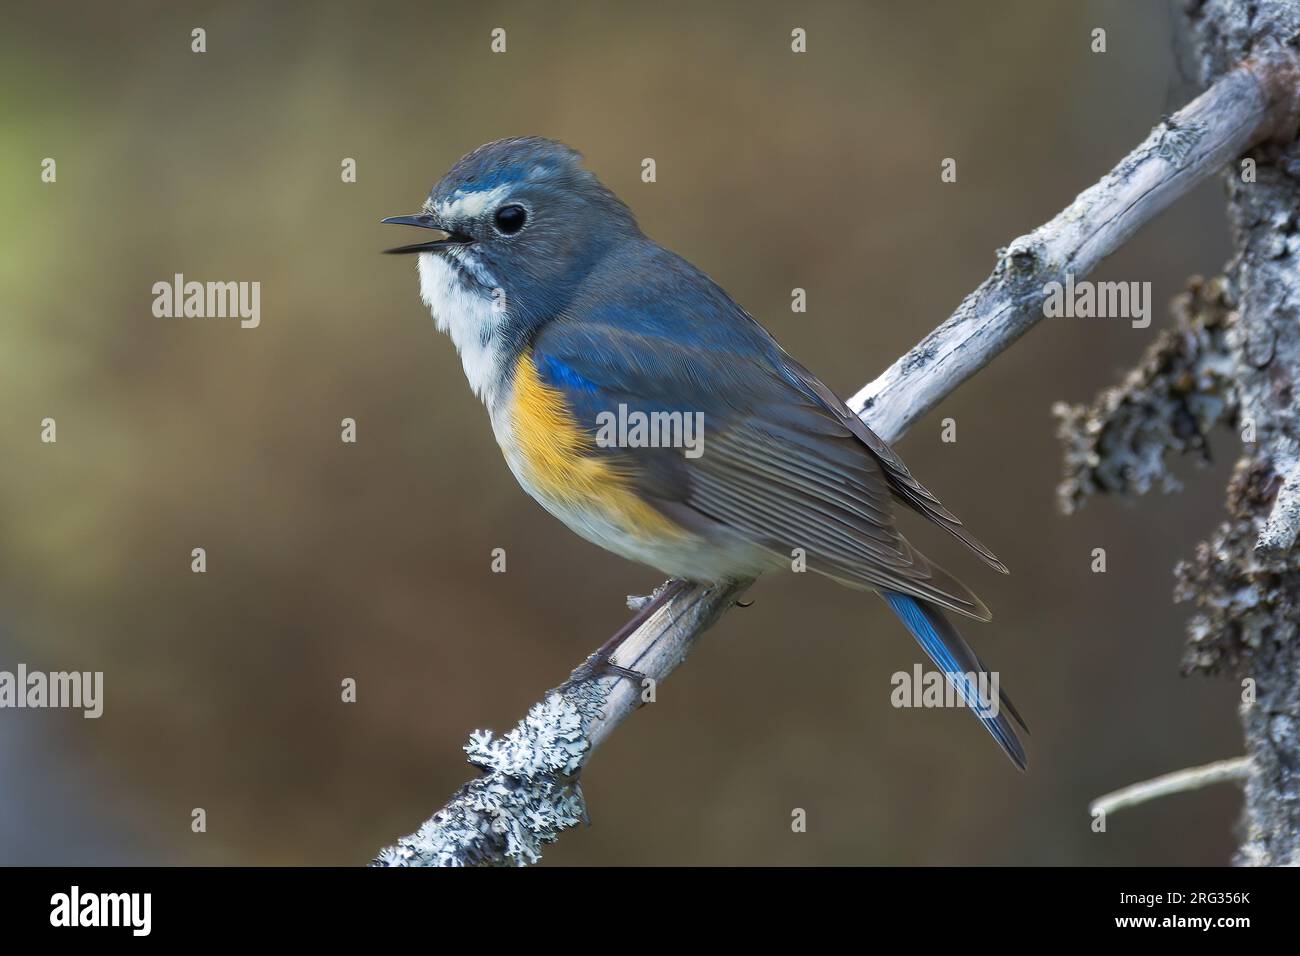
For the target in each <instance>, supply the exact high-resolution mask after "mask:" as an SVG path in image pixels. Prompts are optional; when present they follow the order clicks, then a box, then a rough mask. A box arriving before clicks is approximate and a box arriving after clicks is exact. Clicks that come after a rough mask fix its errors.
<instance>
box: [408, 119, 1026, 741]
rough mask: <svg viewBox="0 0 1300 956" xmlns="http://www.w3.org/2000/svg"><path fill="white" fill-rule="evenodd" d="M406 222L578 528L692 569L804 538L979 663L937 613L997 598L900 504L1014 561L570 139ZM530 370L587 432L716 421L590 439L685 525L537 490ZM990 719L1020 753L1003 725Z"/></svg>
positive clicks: (635, 553) (497, 418)
mask: <svg viewBox="0 0 1300 956" xmlns="http://www.w3.org/2000/svg"><path fill="white" fill-rule="evenodd" d="M394 221H397V222H402V223H406V224H410V225H420V226H425V227H429V228H437V229H441V230H443V231H445V232H447V233H448V237H447V238H446V239H443V240H435V241H434V242H430V243H420V244H416V245H415V246H408V247H403V248H402V249H401V250H397V251H402V252H418V253H420V255H419V260H418V261H419V271H420V278H421V290H422V294H423V295H424V298H425V300H426V302H427V303H428V304H429V305H430V308H431V309H432V311H433V313H434V316H435V318H436V319H437V321H438V324H439V327H440V328H443V329H445V330H446V331H448V332H449V333H450V334H451V336H452V338H453V341H455V343H456V346H457V348H458V350H459V351H460V353H461V356H462V360H463V362H464V364H465V369H466V374H467V376H468V377H469V380H470V383H471V385H472V386H473V387H474V389H475V391H476V392H478V393H479V394H480V395H482V396H483V398H484V401H485V403H486V404H487V406H488V409H489V412H490V414H491V417H492V421H493V427H494V430H495V431H496V434H497V438H498V441H499V442H500V443H501V446H502V449H503V451H504V452H505V454H506V458H507V461H508V462H509V463H510V465H511V468H512V469H513V470H514V471H515V474H516V475H517V476H518V477H519V480H520V482H521V484H523V485H524V487H525V488H526V489H527V490H528V491H529V492H530V494H533V496H534V497H536V498H537V499H538V500H539V501H541V502H542V504H543V505H544V506H546V507H547V508H548V510H550V511H552V513H554V514H556V515H557V516H558V517H560V518H561V519H562V520H564V521H565V522H566V523H568V524H569V525H570V527H572V528H573V529H574V530H575V531H577V532H578V533H579V534H582V535H584V536H585V537H588V538H589V539H591V540H593V541H595V542H597V543H599V544H601V545H603V546H604V547H607V548H609V549H610V550H613V551H615V552H616V553H619V554H623V555H625V556H628V557H632V558H635V559H637V560H642V561H645V562H646V563H650V564H653V565H654V566H655V567H657V568H658V569H659V570H661V571H664V572H665V573H668V574H670V575H673V576H678V577H688V578H692V579H697V580H700V579H703V580H717V579H720V578H741V577H746V576H749V575H752V574H755V573H759V572H760V571H763V570H766V569H769V568H776V567H779V566H781V565H787V564H788V563H789V562H790V558H791V552H792V550H794V549H801V550H802V551H803V552H804V553H805V555H806V560H807V567H808V569H809V570H813V571H816V572H819V573H821V574H824V575H827V576H829V577H831V578H833V579H835V580H837V581H840V582H841V583H844V584H846V585H849V586H852V587H860V588H870V589H874V590H877V591H879V592H881V593H882V594H884V595H885V596H886V598H887V600H888V602H889V604H890V606H891V607H892V608H893V609H894V610H895V611H896V612H897V613H898V614H899V616H900V618H902V620H903V621H904V623H905V624H907V626H908V628H909V630H911V631H912V632H913V634H914V635H915V636H916V637H917V639H918V641H920V643H921V645H922V647H923V648H925V650H926V652H927V654H929V655H930V656H931V658H932V659H933V660H935V661H936V663H938V664H939V665H940V667H942V668H945V669H947V668H949V667H951V666H956V665H960V666H972V667H974V666H979V667H982V665H980V664H979V663H978V658H976V657H975V655H974V652H973V651H971V650H970V648H969V647H968V646H967V645H966V644H965V642H964V640H963V639H962V638H961V636H960V635H959V634H957V632H956V631H955V630H954V629H953V628H952V627H951V625H950V624H947V622H946V621H944V620H943V618H942V615H941V614H939V611H938V608H940V607H942V608H947V609H949V610H952V611H955V612H957V613H960V614H963V615H966V616H969V617H973V618H977V619H981V620H987V619H988V618H989V617H990V615H989V612H988V609H987V608H986V607H985V606H984V604H983V602H981V601H980V600H979V598H978V597H976V596H975V595H974V593H973V592H971V591H970V590H969V589H968V588H966V587H965V586H964V585H962V584H961V583H960V582H959V581H957V580H956V579H954V578H952V577H951V576H950V575H948V574H947V573H945V572H944V571H942V570H941V569H939V568H938V567H936V566H935V565H933V564H932V563H931V562H930V561H928V560H927V559H926V558H925V557H924V556H923V555H921V554H920V553H919V552H917V551H916V550H915V549H914V548H912V547H911V545H910V544H909V543H908V542H907V541H906V539H905V538H903V536H902V535H901V534H900V533H899V532H898V530H897V529H896V528H895V526H894V522H893V517H892V510H891V509H892V503H893V502H902V503H903V504H904V505H906V506H907V507H908V508H910V509H911V510H913V511H916V512H918V513H919V514H921V515H923V516H924V517H926V518H927V519H929V520H931V521H933V522H934V523H936V524H938V525H939V526H940V527H943V528H944V529H945V530H947V531H948V532H949V533H951V534H953V535H954V536H955V537H957V538H959V539H960V540H961V541H963V542H964V543H965V544H966V545H967V546H969V547H970V548H971V549H972V550H973V551H974V552H975V553H976V554H978V555H979V556H980V558H981V559H983V560H984V561H985V562H986V563H988V564H989V565H991V566H992V567H994V568H997V569H998V570H1000V571H1005V570H1006V569H1005V567H1004V566H1003V565H1002V564H1001V562H999V561H998V560H997V558H996V557H994V556H993V554H992V553H991V552H990V551H989V550H988V549H987V548H985V547H984V546H983V545H981V544H980V543H979V542H978V541H976V540H975V539H974V538H973V537H972V536H971V535H970V534H969V532H967V531H966V529H965V528H964V527H963V526H962V524H961V522H960V521H958V520H957V518H956V517H955V516H954V515H952V514H951V513H950V512H948V511H947V510H946V509H944V507H943V506H942V505H941V504H940V503H939V501H938V499H937V498H936V497H935V496H934V495H932V494H931V493H930V492H929V491H927V490H926V489H925V488H924V487H922V486H921V485H920V484H919V483H918V482H917V481H916V480H915V478H913V477H912V475H911V474H910V473H909V472H908V470H907V468H906V466H905V465H904V464H903V462H902V461H901V459H899V458H898V456H897V455H896V454H894V452H893V451H892V450H891V449H890V448H889V447H888V446H887V445H886V444H885V443H884V442H883V441H881V440H880V439H879V438H878V437H877V436H876V435H875V434H874V433H873V432H872V431H871V430H870V429H869V428H868V427H867V426H866V425H865V424H864V423H863V422H861V421H860V420H859V419H858V418H857V417H856V416H855V415H854V414H853V413H852V412H851V411H850V410H849V409H848V408H847V407H846V406H845V404H844V403H843V402H842V401H841V400H840V399H839V398H838V397H837V396H836V395H835V394H834V393H833V392H832V391H831V390H830V389H828V388H827V387H826V386H825V385H824V384H823V383H821V382H820V381H819V380H818V379H817V378H816V377H815V376H814V375H812V373H811V372H809V371H808V370H807V369H806V368H804V367H803V366H802V365H800V364H799V363H798V362H796V361H795V360H794V359H793V358H791V357H790V356H789V355H788V354H786V352H785V351H784V350H783V349H782V348H781V347H780V345H778V344H777V342H776V341H775V340H774V339H773V338H772V337H771V335H769V334H768V333H767V331H766V330H765V329H763V328H762V326H760V325H759V324H758V323H757V322H756V321H754V319H753V318H752V317H750V316H749V314H748V313H746V312H745V311H744V310H743V309H742V308H741V307H740V306H739V305H737V304H736V303H735V302H734V301H733V300H732V299H731V297H730V296H729V295H728V294H727V293H726V292H725V291H724V290H723V289H722V288H721V287H720V286H719V285H717V284H716V283H715V282H713V281H712V280H711V279H709V278H708V277H707V276H706V275H704V274H703V273H702V272H700V271H699V270H698V269H696V268H695V267H694V266H692V265H691V264H690V263H689V262H687V261H686V260H684V259H682V258H681V257H680V256H677V255H675V254H674V253H672V252H669V251H668V250H666V249H664V248H663V247H661V246H659V245H658V244H657V243H655V242H653V241H652V240H650V239H648V238H647V237H646V236H645V235H644V234H642V232H641V230H640V229H639V228H638V226H637V224H636V220H635V218H634V217H633V215H632V213H631V212H630V210H629V209H628V208H627V207H626V206H625V205H624V204H623V203H622V202H621V201H620V200H619V199H618V198H617V197H616V196H615V195H614V194H613V193H612V192H610V191H609V190H608V189H606V188H605V187H604V186H603V185H602V184H601V183H600V182H599V180H597V179H596V177H595V176H594V175H593V174H592V173H590V172H589V171H587V170H585V169H583V168H582V165H581V162H580V157H579V156H578V154H577V153H575V152H573V151H572V150H570V149H568V148H567V147H565V146H562V145H561V144H558V143H554V142H551V141H549V140H543V139H537V138H522V139H512V140H502V141H500V142H496V143H490V144H488V145H487V146H484V147H481V148H480V149H478V150H475V151H474V152H473V153H471V154H469V155H468V156H466V157H465V158H464V159H462V160H461V161H460V162H458V163H457V164H456V165H455V166H454V167H453V168H452V169H451V171H450V172H448V173H447V175H446V176H444V177H443V179H442V180H441V181H440V182H439V183H438V184H437V185H436V186H435V187H434V189H433V191H432V192H431V193H430V196H429V199H428V201H427V202H426V203H425V206H424V212H423V213H422V214H421V215H419V216H414V217H401V218H399V219H397V220H394ZM524 363H526V364H527V365H528V375H527V377H526V378H527V381H529V382H531V381H533V380H534V378H535V379H536V380H537V381H539V382H541V383H542V384H543V385H544V386H545V388H546V389H548V390H549V391H548V394H553V395H558V396H559V397H560V400H561V401H562V404H563V407H564V409H565V411H566V414H568V415H571V417H572V421H573V422H574V423H575V425H576V427H577V428H579V429H581V430H582V431H583V432H584V433H585V434H586V435H588V436H594V435H596V434H597V431H598V426H599V422H600V420H601V416H602V415H608V414H609V413H611V412H612V411H613V410H615V409H619V408H621V409H624V410H626V411H627V412H638V413H639V412H644V413H647V414H649V413H653V412H677V413H681V414H695V413H701V414H702V416H703V418H702V420H703V423H704V443H703V453H702V454H700V455H699V456H698V457H692V456H689V455H686V454H683V450H682V449H681V448H665V447H627V446H625V445H622V446H618V447H604V446H601V445H599V444H598V443H596V442H594V441H593V442H589V443H584V446H583V447H582V449H581V452H580V453H581V454H582V455H585V456H589V457H591V458H592V459H599V461H600V463H601V465H602V466H605V465H607V466H608V468H607V469H606V470H607V471H608V472H609V473H611V474H616V475H618V476H619V480H620V482H625V483H627V485H628V486H629V487H630V488H631V489H632V491H633V493H634V494H635V496H636V498H637V499H638V500H639V501H640V502H642V503H644V504H645V505H648V506H649V508H651V509H653V510H654V512H655V513H657V514H659V515H661V516H663V518H665V519H667V522H666V523H667V524H671V526H672V527H673V528H676V529H684V532H683V533H681V534H678V533H676V532H674V533H672V534H664V535H661V536H659V537H658V538H656V539H654V540H648V539H646V540H638V537H639V536H640V537H641V538H645V535H646V532H644V524H645V523H644V522H640V523H639V524H637V525H636V526H635V527H633V525H631V524H622V525H621V524H620V523H619V519H618V518H617V516H613V517H611V515H610V514H607V513H605V511H603V510H602V508H603V506H601V505H600V504H599V503H598V502H595V501H594V500H593V501H591V502H583V501H575V500H573V495H570V494H567V493H558V492H556V491H554V490H550V491H548V490H547V489H546V488H542V487H540V483H539V481H538V480H536V478H535V476H534V475H533V474H532V470H531V469H530V466H529V462H528V460H527V459H528V455H529V454H534V455H535V451H530V450H529V449H530V448H534V447H535V443H536V440H537V439H536V437H535V436H527V438H528V440H527V441H525V440H523V439H521V436H520V435H519V427H520V426H519V421H518V415H517V414H515V413H514V412H512V409H513V408H516V406H517V403H518V401H519V396H518V394H517V393H518V391H519V386H518V385H517V383H518V382H519V381H520V368H521V365H522V364H524ZM909 602H910V603H909ZM1007 705H1008V710H1010V711H1011V713H1012V714H1013V715H1014V714H1015V712H1014V709H1013V708H1010V706H1009V701H1008V702H1007ZM1016 716H1017V718H1018V715H1016ZM982 719H984V722H985V725H986V726H987V727H988V728H989V729H990V732H991V733H993V735H994V737H995V738H997V739H998V741H999V743H1000V744H1001V745H1002V746H1003V748H1004V749H1005V750H1006V751H1007V753H1008V755H1010V756H1011V758H1012V759H1013V761H1015V762H1016V763H1017V765H1018V766H1022V767H1023V765H1024V753H1023V749H1021V748H1020V745H1019V741H1018V740H1016V738H1015V733H1014V730H1012V729H1011V728H1010V725H1009V724H1008V723H1006V718H1005V717H1001V718H1000V719H999V718H997V717H996V716H995V717H993V718H982Z"/></svg>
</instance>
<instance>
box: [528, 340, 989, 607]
mask: <svg viewBox="0 0 1300 956" xmlns="http://www.w3.org/2000/svg"><path fill="white" fill-rule="evenodd" d="M761 347H762V343H761V342H760V343H758V344H757V345H753V344H751V343H747V342H745V341H741V342H740V343H737V344H732V343H728V342H713V343H708V344H707V345H706V346H705V347H701V345H700V343H698V342H689V341H688V342H682V341H679V340H678V339H677V338H669V337H667V336H661V335H653V334H647V333H646V332H645V331H643V330H642V331H638V330H636V329H633V328H628V327H626V326H625V325H621V324H613V323H610V324H602V323H599V322H594V321H591V320H585V321H583V322H581V323H578V322H564V321H559V322H553V323H550V324H549V325H547V326H546V327H544V329H543V330H542V333H541V334H540V335H539V336H538V338H537V340H536V341H535V343H534V349H533V354H532V361H533V362H534V363H535V364H536V366H537V369H538V373H539V375H540V376H541V377H542V379H543V381H545V382H546V383H547V384H548V385H550V386H551V387H553V388H556V389H558V390H559V391H560V392H561V393H562V394H563V396H564V399H565V401H566V403H567V404H568V405H569V407H570V409H571V410H572V412H573V414H574V416H575V419H576V420H577V422H578V423H579V425H580V426H581V427H583V428H585V429H587V430H588V431H589V432H590V433H591V434H593V435H594V434H595V432H596V430H597V423H598V421H600V416H601V414H602V413H604V414H605V415H606V416H608V415H610V414H618V408H619V406H620V405H621V406H623V414H625V415H626V414H627V413H630V412H644V413H647V414H650V413H654V412H680V413H682V414H694V413H696V412H699V413H701V414H702V416H703V418H702V423H703V429H702V436H703V442H702V445H701V446H700V447H699V449H698V451H699V452H700V454H699V455H698V457H688V456H687V455H686V454H684V450H683V449H681V448H644V447H643V448H593V450H592V453H594V454H605V455H610V456H613V458H614V459H615V460H617V461H620V462H621V467H620V470H621V471H622V472H623V473H624V474H626V475H627V476H628V477H629V479H630V480H631V481H632V482H633V484H634V486H635V487H636V488H637V490H638V492H639V493H640V494H641V495H642V497H644V498H645V500H646V501H647V502H649V503H651V504H652V505H654V506H655V507H658V508H659V509H660V510H662V511H663V512H664V513H665V514H668V515H669V516H670V517H672V518H674V519H675V520H678V521H686V522H688V523H691V524H693V525H694V526H695V527H696V528H697V529H698V530H701V531H706V532H707V531H708V530H709V529H714V530H716V528H717V526H718V525H722V526H724V527H725V528H726V529H728V531H729V533H732V534H736V535H740V536H741V537H743V538H745V539H747V540H749V541H751V542H753V543H754V544H756V545H759V546H761V547H763V548H766V549H768V550H771V551H772V552H773V553H774V554H780V555H783V556H784V557H786V558H787V559H789V558H790V557H791V552H792V550H793V549H795V548H801V549H803V552H804V554H805V557H806V560H807V564H808V567H809V568H810V569H811V570H816V571H819V572H821V573H823V574H826V575H828V576H830V577H833V578H835V579H837V580H840V581H843V582H844V583H847V584H852V585H856V586H861V587H871V588H878V589H887V590H894V591H899V592H902V593H905V594H911V595H914V596H916V597H919V598H923V599H925V600H928V601H932V602H934V603H936V604H939V605H941V606H943V607H946V608H949V609H951V610H953V611H956V612H958V613H961V614H965V615H969V616H971V617H976V618H980V619H987V618H988V617H989V612H988V610H987V608H986V607H985V606H984V605H983V603H982V602H980V600H979V598H977V597H976V596H975V595H974V594H973V593H971V591H970V590H969V589H967V588H966V587H965V586H964V585H962V584H961V583H960V582H958V581H956V580H955V579H953V578H952V577H950V576H949V575H947V574H946V573H945V572H943V571H942V570H940V569H939V568H937V567H935V566H933V565H932V564H930V562H929V561H927V560H926V559H925V557H924V556H923V555H921V554H920V553H919V552H917V551H916V550H915V549H913V548H912V547H911V545H909V544H908V542H907V541H906V540H905V539H904V538H903V537H902V535H900V534H899V533H898V531H897V530H896V529H895V528H894V526H893V521H892V518H891V514H890V500H891V496H892V495H893V494H894V489H893V488H892V487H891V482H890V480H889V478H888V474H887V471H886V470H885V468H884V467H883V466H882V464H881V462H880V460H879V459H878V457H877V456H876V454H875V453H874V452H873V450H872V449H870V448H869V447H868V446H867V445H866V444H865V443H864V442H863V440H862V439H861V437H860V436H858V435H857V434H855V433H854V431H853V429H852V428H850V427H849V426H848V425H847V424H846V423H845V422H844V421H842V420H841V419H840V417H839V416H838V415H837V414H836V413H835V412H834V411H832V410H831V409H829V408H827V407H826V404H825V402H824V401H823V400H822V399H821V398H820V397H818V396H817V395H815V394H811V393H810V391H809V390H808V389H806V388H803V387H801V386H800V384H799V383H798V382H797V381H792V380H791V378H790V377H788V376H787V375H786V374H785V372H784V370H783V369H782V367H781V366H780V364H779V359H780V357H781V356H784V353H779V355H773V354H755V353H754V351H753V349H756V348H761ZM778 352H779V350H778ZM786 358H788V356H787V357H786ZM882 444H883V443H882ZM900 465H901V462H900ZM918 487H919V486H918ZM936 504H937V502H936ZM954 520H955V519H954Z"/></svg>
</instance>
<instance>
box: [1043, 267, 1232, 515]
mask: <svg viewBox="0 0 1300 956" xmlns="http://www.w3.org/2000/svg"><path fill="white" fill-rule="evenodd" d="M1171 311H1172V313H1173V316H1174V327H1173V328H1171V329H1166V330H1165V331H1163V332H1161V333H1160V335H1159V337H1158V338H1157V339H1156V341H1155V343H1154V344H1153V345H1152V346H1151V347H1150V348H1149V349H1147V351H1146V354H1145V355H1144V356H1143V357H1142V360H1141V362H1140V363H1139V365H1138V366H1137V368H1135V369H1133V370H1132V371H1131V372H1129V374H1128V375H1127V376H1126V377H1125V379H1124V381H1123V382H1121V383H1120V384H1119V385H1117V386H1114V387H1112V388H1108V389H1106V390H1105V391H1103V392H1102V393H1101V394H1100V395H1099V396H1098V397H1097V399H1096V401H1094V402H1093V403H1092V404H1091V405H1069V404H1066V403H1064V402H1058V403H1056V404H1055V405H1054V406H1053V407H1052V414H1053V416H1055V418H1056V419H1057V427H1056V435H1057V437H1058V438H1059V439H1060V440H1061V442H1062V444H1063V446H1064V477H1063V478H1062V480H1061V483H1060V485H1059V486H1058V487H1057V502H1058V504H1059V506H1060V508H1061V510H1062V511H1064V512H1065V513H1066V514H1071V513H1073V512H1074V511H1076V510H1077V509H1079V508H1080V507H1082V506H1083V504H1084V502H1085V501H1086V500H1087V499H1088V497H1089V496H1091V495H1095V494H1103V493H1105V494H1130V495H1140V494H1146V493H1147V492H1148V491H1150V490H1152V489H1153V488H1159V489H1160V490H1161V491H1166V492H1168V491H1177V490H1178V489H1179V488H1180V485H1179V482H1178V480H1177V478H1176V477H1175V476H1174V475H1173V474H1172V473H1171V472H1170V471H1169V470H1168V468H1167V467H1166V461H1165V459H1166V456H1167V455H1168V454H1169V453H1170V452H1177V453H1179V454H1188V453H1191V454H1194V455H1196V456H1197V457H1198V459H1199V460H1200V461H1202V462H1204V461H1208V459H1209V443H1208V439H1207V434H1208V432H1209V431H1210V430H1211V429H1212V428H1213V427H1214V426H1215V425H1216V424H1219V423H1225V424H1229V425H1231V424H1234V423H1235V421H1236V415H1237V394H1236V388H1235V384H1234V377H1233V375H1234V368H1233V357H1232V353H1231V347H1230V341H1229V334H1230V331H1231V329H1232V327H1233V325H1234V324H1235V322H1236V313H1235V311H1234V308H1233V304H1232V301H1231V298H1230V294H1229V290H1228V287H1227V283H1226V281H1225V280H1224V279H1222V278H1216V279H1211V280H1209V281H1208V282H1207V281H1204V280H1202V279H1200V278H1199V277H1194V278H1193V279H1192V280H1191V281H1190V282H1189V287H1188V291H1187V292H1185V293H1183V294H1181V295H1179V296H1178V297H1177V298H1175V299H1174V302H1173V305H1172V309H1171Z"/></svg>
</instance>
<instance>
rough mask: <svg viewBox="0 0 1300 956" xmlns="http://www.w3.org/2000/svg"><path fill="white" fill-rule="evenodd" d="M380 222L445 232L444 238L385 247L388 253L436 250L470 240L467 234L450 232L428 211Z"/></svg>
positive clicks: (391, 217) (462, 243) (393, 217)
mask: <svg viewBox="0 0 1300 956" xmlns="http://www.w3.org/2000/svg"><path fill="white" fill-rule="evenodd" d="M379 221H380V222H382V223H390V224H392V225H395V226H419V227H420V228H421V229H437V230H440V231H441V232H445V233H447V236H446V238H443V239H433V240H431V241H429V242H416V243H412V244H411V245H409V246H398V247H397V248H396V249H385V250H384V252H385V253H386V254H388V255H403V254H405V253H408V252H437V251H439V250H440V249H447V248H449V247H451V246H462V245H464V244H465V243H467V242H471V241H472V240H471V239H470V237H469V236H462V235H459V234H457V233H455V232H452V231H451V230H450V229H448V228H447V227H446V226H444V225H442V224H441V223H439V222H438V220H437V219H435V218H434V217H433V216H430V215H429V214H428V213H421V214H420V215H418V216H389V217H388V218H387V219H381V220H379Z"/></svg>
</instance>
